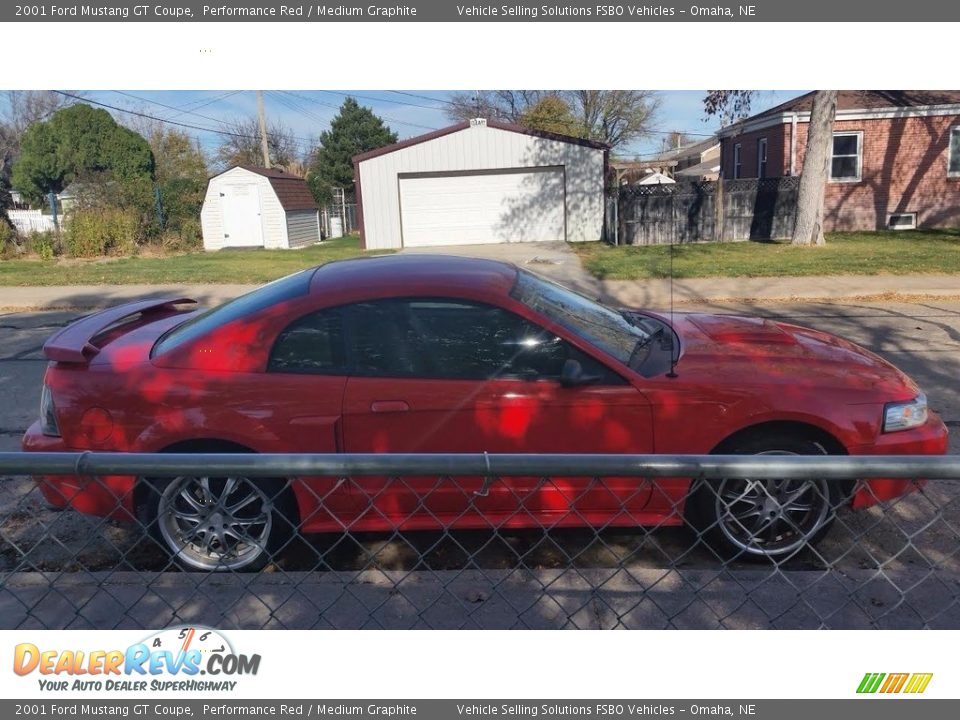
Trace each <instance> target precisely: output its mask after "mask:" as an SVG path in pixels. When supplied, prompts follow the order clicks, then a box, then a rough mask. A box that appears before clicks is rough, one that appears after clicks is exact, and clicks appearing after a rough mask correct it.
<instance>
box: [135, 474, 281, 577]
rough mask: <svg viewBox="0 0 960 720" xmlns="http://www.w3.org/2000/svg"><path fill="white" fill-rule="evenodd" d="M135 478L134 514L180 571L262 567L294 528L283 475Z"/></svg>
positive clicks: (279, 549)
mask: <svg viewBox="0 0 960 720" xmlns="http://www.w3.org/2000/svg"><path fill="white" fill-rule="evenodd" d="M140 482H141V487H140V488H139V492H138V493H137V498H138V499H137V507H136V511H137V518H138V519H139V520H140V522H141V523H143V525H144V527H146V528H147V531H148V532H149V534H150V536H151V537H152V538H153V540H154V541H155V542H156V543H157V544H158V545H160V547H161V548H163V550H164V551H165V552H166V553H167V554H168V555H169V556H170V558H171V559H172V560H173V561H174V562H176V563H177V565H179V566H180V567H181V568H183V569H184V570H191V571H203V572H256V571H258V570H262V569H263V568H264V567H266V565H267V564H269V563H270V562H272V561H274V560H275V559H276V557H277V555H278V554H279V553H280V552H281V551H282V550H283V549H284V548H285V547H286V545H287V544H288V543H289V541H290V538H291V537H292V536H293V534H294V532H295V531H296V528H297V524H298V523H297V506H296V501H295V499H294V497H293V493H292V491H291V490H290V488H289V487H288V484H287V482H286V481H285V480H276V479H251V478H245V477H226V478H224V477H220V478H216V477H203V476H197V477H194V476H187V475H182V476H180V477H176V478H141V480H140Z"/></svg>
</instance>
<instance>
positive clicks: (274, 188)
mask: <svg viewBox="0 0 960 720" xmlns="http://www.w3.org/2000/svg"><path fill="white" fill-rule="evenodd" d="M200 224H201V227H202V229H203V247H204V249H205V250H220V249H223V248H251V247H263V248H276V249H289V248H297V247H305V246H307V245H311V244H313V243H316V242H319V241H320V217H319V211H318V209H317V203H316V201H315V200H314V199H313V194H312V193H311V192H310V188H309V187H307V183H306V181H305V180H304V179H303V178H299V177H297V176H296V175H291V174H289V173H286V172H284V171H282V170H272V169H267V168H258V167H252V166H246V165H238V166H236V167H232V168H230V169H229V170H226V171H224V172H222V173H220V174H218V175H214V176H213V177H212V178H210V181H209V182H208V184H207V194H206V196H205V197H204V200H203V208H202V209H201V210H200Z"/></svg>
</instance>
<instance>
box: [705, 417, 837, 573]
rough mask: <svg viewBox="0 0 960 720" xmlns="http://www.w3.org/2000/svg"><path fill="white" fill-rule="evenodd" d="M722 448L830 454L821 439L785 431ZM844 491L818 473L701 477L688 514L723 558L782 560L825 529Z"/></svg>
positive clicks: (730, 451)
mask: <svg viewBox="0 0 960 720" xmlns="http://www.w3.org/2000/svg"><path fill="white" fill-rule="evenodd" d="M722 453H723V454H731V455H827V454H829V453H828V452H827V449H826V448H825V447H824V445H822V444H821V443H818V442H816V441H814V440H812V439H810V438H808V437H804V436H803V435H793V434H789V433H784V432H777V433H769V434H766V435H756V436H753V437H747V438H745V439H743V440H742V441H739V442H736V443H734V444H733V445H731V446H729V447H727V448H725V449H723V450H722ZM847 495H848V488H846V487H845V486H844V485H843V484H842V483H838V482H835V481H830V480H825V479H822V478H818V479H814V480H809V479H805V480H783V479H776V478H771V479H730V480H713V481H700V482H698V483H696V484H695V485H694V487H693V488H692V489H691V495H690V498H689V500H688V504H687V519H688V522H689V523H690V524H691V525H692V526H693V528H694V529H695V530H696V531H697V533H698V534H699V536H700V539H701V540H702V541H703V542H704V543H705V544H706V545H707V547H709V548H710V549H711V550H712V551H713V552H715V553H716V554H717V555H719V556H720V557H722V558H725V559H737V560H753V561H773V562H781V561H783V560H787V559H789V558H791V557H794V556H795V555H796V554H797V553H798V552H800V551H801V550H803V549H804V548H805V547H807V546H810V545H814V544H816V543H817V542H818V541H819V540H820V539H821V538H823V536H824V535H826V533H827V532H828V531H829V530H830V526H831V524H832V523H833V521H834V519H835V517H836V510H837V508H838V507H839V506H840V505H841V504H843V502H844V501H845V499H846V496H847Z"/></svg>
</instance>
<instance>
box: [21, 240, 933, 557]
mask: <svg viewBox="0 0 960 720" xmlns="http://www.w3.org/2000/svg"><path fill="white" fill-rule="evenodd" d="M186 302H189V301H187V300H178V299H168V300H161V301H144V302H135V303H131V304H127V305H122V306H120V307H116V308H113V309H110V310H106V311H104V312H101V313H97V314H94V315H90V316H88V317H85V318H82V319H80V320H78V321H76V322H74V323H72V324H71V325H68V326H67V327H65V328H63V329H62V330H61V331H60V332H58V333H57V334H56V335H54V336H53V337H52V338H51V339H50V340H49V341H48V342H47V344H46V345H45V346H44V350H45V353H46V355H47V357H48V358H49V359H50V360H51V363H50V366H49V368H48V370H47V373H46V377H45V381H44V386H43V396H42V402H41V418H40V420H39V421H37V422H36V423H34V425H33V426H32V427H31V428H30V429H29V431H28V432H27V434H26V436H25V438H24V441H23V445H24V449H25V450H29V451H67V450H98V451H111V450H112V451H130V452H175V451H179V452H194V451H220V452H224V451H243V452H329V453H337V452H347V453H368V452H377V453H386V452H404V453H405V452H419V453H463V452H489V453H516V452H521V453H770V454H816V453H848V454H851V455H866V454H891V453H912V454H933V453H943V452H945V451H946V442H947V435H946V429H945V428H944V426H943V423H941V421H940V419H939V418H938V417H936V415H934V414H933V413H931V412H928V410H927V401H926V398H925V397H924V395H923V393H922V392H921V391H920V389H919V388H918V387H917V386H916V385H915V384H914V383H913V382H912V381H911V380H910V379H909V378H908V377H906V376H905V375H904V374H903V373H901V372H900V371H898V370H897V369H896V368H894V367H893V366H891V365H889V364H888V363H886V362H885V361H883V360H881V359H880V358H878V357H876V356H875V355H873V354H871V353H869V352H867V351H865V350H863V349H862V348H859V347H857V346H856V345H853V344H852V343H849V342H847V341H845V340H842V339H840V338H838V337H834V336H832V335H827V334H825V333H822V332H815V331H813V330H809V329H805V328H802V327H796V326H793V325H787V324H784V323H778V322H772V321H769V320H757V319H749V318H739V317H725V316H715V315H703V314H685V315H677V316H676V317H675V318H674V320H673V322H672V324H671V322H670V321H669V318H667V317H664V316H662V315H657V314H655V313H651V312H641V311H618V310H614V309H611V308H609V307H606V306H604V305H601V304H598V303H596V302H593V301H592V300H589V299H587V298H584V297H582V296H580V295H578V294H576V293H573V292H571V291H569V290H567V289H565V288H563V287H561V286H559V285H556V284H553V283H551V282H549V281H546V280H544V279H542V278H540V277H538V276H537V275H534V274H531V273H529V272H526V271H524V270H521V269H518V268H516V267H514V266H512V265H507V264H503V263H497V262H491V261H486V260H475V259H465V258H453V257H441V256H403V255H398V256H391V257H376V258H363V259H358V260H347V261H342V262H335V263H330V264H328V265H324V266H322V267H319V268H314V269H310V270H305V271H303V272H300V273H297V274H295V275H291V276H289V277H286V278H283V279H281V280H277V281H276V282H273V283H271V284H269V285H266V286H264V287H262V288H260V289H258V290H256V291H254V292H252V293H250V294H248V295H245V296H242V297H240V298H237V299H236V300H233V301H231V302H228V303H226V304H224V305H222V306H220V307H218V308H215V309H213V310H209V311H207V312H198V311H195V310H193V309H191V308H189V307H187V308H184V307H183V304H184V303H186ZM37 482H38V483H39V484H40V487H41V488H42V490H43V492H44V494H45V495H46V497H47V499H48V500H49V501H50V502H51V503H53V504H55V505H60V506H64V505H70V506H72V507H74V508H76V509H78V510H80V511H82V512H86V513H92V514H96V515H105V516H110V517H117V518H127V519H131V518H136V519H138V520H140V521H141V522H143V523H145V524H146V525H147V526H148V527H149V528H150V530H151V532H152V533H153V534H154V536H155V538H156V539H157V540H158V541H159V542H160V543H162V544H163V545H164V546H165V547H166V548H167V549H168V550H169V552H170V553H171V555H173V556H174V557H175V558H176V559H177V560H178V562H180V563H181V564H182V565H184V566H186V567H188V568H195V569H230V570H241V569H246V570H250V569H256V568H259V567H262V566H263V565H264V564H265V563H266V562H267V561H268V559H269V557H270V555H271V554H273V553H274V552H276V551H277V550H278V549H279V548H281V547H282V546H283V544H284V542H285V541H286V540H287V539H288V537H289V533H290V532H291V530H292V528H293V527H299V528H300V529H301V530H302V531H304V532H343V531H344V529H345V528H346V529H350V530H384V529H393V528H402V529H404V530H413V529H431V528H432V529H436V528H451V527H456V528H472V527H484V528H485V527H491V526H500V527H524V526H537V527H539V526H543V527H564V526H577V525H591V526H621V527H622V526H627V525H633V526H640V525H643V526H645V525H679V524H682V523H683V522H684V521H687V522H690V523H691V524H693V525H694V526H695V527H698V528H701V529H702V530H704V531H705V539H706V540H707V541H708V542H710V543H711V544H712V546H713V547H714V548H717V549H720V550H722V551H724V552H726V553H733V554H738V555H744V556H754V557H767V558H773V559H780V558H785V557H789V556H790V555H792V554H794V553H795V552H796V551H797V550H798V549H799V548H801V547H803V546H804V545H805V544H807V543H810V542H812V541H814V540H816V539H817V538H818V537H819V536H821V535H822V534H823V533H824V532H825V530H826V529H827V527H828V525H829V523H830V521H831V520H832V518H833V510H834V509H835V507H836V506H837V505H838V504H840V503H841V502H848V501H849V502H851V503H852V504H853V506H854V507H862V506H864V505H868V504H870V503H872V502H875V501H876V500H877V499H880V500H884V499H890V498H893V497H896V496H897V495H899V494H901V493H903V492H906V491H907V490H909V488H910V487H911V485H910V483H909V482H906V481H893V480H870V481H862V482H860V483H858V484H857V485H856V486H855V487H846V488H844V487H841V485H839V484H837V483H828V482H826V481H825V480H804V481H797V480H792V481H786V480H728V481H723V482H720V483H718V484H714V485H713V486H712V487H709V486H699V485H691V482H690V481H689V480H684V479H675V480H663V481H660V482H658V483H657V484H656V485H654V484H651V483H646V482H640V481H638V480H636V479H629V478H619V479H618V478H606V479H604V481H603V482H602V483H594V482H589V481H588V479H583V478H579V479H578V478H554V479H552V481H551V482H548V483H542V482H541V481H540V479H538V478H503V479H501V480H500V481H498V482H495V483H493V485H492V487H490V488H489V492H488V493H487V494H486V495H483V494H482V493H481V494H477V493H476V492H475V491H476V490H479V489H480V487H481V483H482V482H483V480H482V479H481V478H473V479H471V478H457V479H449V478H448V479H445V480H443V481H442V482H438V480H437V478H430V479H425V478H407V479H404V481H403V482H390V481H389V480H388V479H386V478H354V479H352V481H351V482H349V483H344V482H343V481H342V480H341V479H338V478H318V477H299V478H284V479H277V480H274V481H255V480H251V479H247V478H242V477H229V478H215V477H177V478H164V479H157V478H149V479H147V478H136V477H108V478H103V479H101V480H100V481H94V480H84V479H76V478H73V477H59V476H57V477H39V478H37Z"/></svg>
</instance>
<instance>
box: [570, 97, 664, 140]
mask: <svg viewBox="0 0 960 720" xmlns="http://www.w3.org/2000/svg"><path fill="white" fill-rule="evenodd" d="M565 96H566V97H567V99H568V102H569V103H570V105H571V107H572V108H573V109H574V114H575V115H576V116H577V119H578V120H580V122H582V123H583V126H584V131H585V135H584V137H587V138H589V139H591V140H599V141H600V142H603V143H606V144H607V145H609V146H610V147H611V148H618V147H620V146H622V145H629V144H630V143H631V142H633V141H635V140H639V139H641V138H643V137H646V136H647V135H649V134H650V131H651V130H652V129H653V126H654V120H655V119H656V115H657V111H658V110H659V108H660V98H659V96H658V95H657V94H656V93H655V92H653V91H651V90H571V91H569V92H567V93H565Z"/></svg>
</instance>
